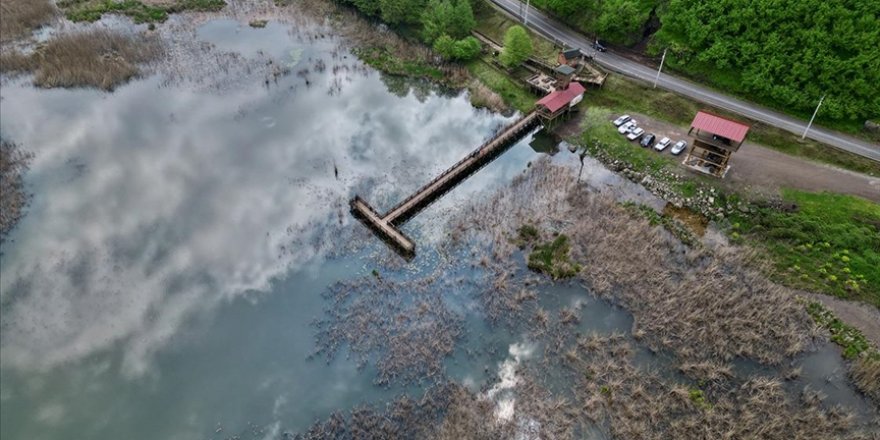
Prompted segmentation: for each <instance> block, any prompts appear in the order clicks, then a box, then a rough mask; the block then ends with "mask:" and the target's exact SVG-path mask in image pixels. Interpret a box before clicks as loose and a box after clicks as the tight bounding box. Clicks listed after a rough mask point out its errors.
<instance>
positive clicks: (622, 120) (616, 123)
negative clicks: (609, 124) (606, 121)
mask: <svg viewBox="0 0 880 440" xmlns="http://www.w3.org/2000/svg"><path fill="white" fill-rule="evenodd" d="M630 119H632V117H631V116H630V115H623V116H621V117H619V118H617V119H615V120H614V126H615V127H620V126H621V125H623V124H626V123H627V122H629V120H630Z"/></svg>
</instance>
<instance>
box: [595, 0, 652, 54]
mask: <svg viewBox="0 0 880 440" xmlns="http://www.w3.org/2000/svg"><path fill="white" fill-rule="evenodd" d="M649 13H650V10H644V9H643V8H640V6H639V2H638V1H636V0H606V1H605V2H604V3H602V13H601V14H600V15H599V18H598V19H597V20H596V31H597V32H598V33H599V35H601V36H602V38H605V39H607V40H609V41H614V42H616V43H622V44H633V43H637V42H638V41H639V40H640V39H641V37H642V27H643V26H644V25H645V22H646V21H648V15H649Z"/></svg>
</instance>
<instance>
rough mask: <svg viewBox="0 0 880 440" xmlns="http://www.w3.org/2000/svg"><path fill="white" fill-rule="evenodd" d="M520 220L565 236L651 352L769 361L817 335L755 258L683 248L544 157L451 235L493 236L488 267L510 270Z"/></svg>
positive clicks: (594, 283)
mask: <svg viewBox="0 0 880 440" xmlns="http://www.w3.org/2000/svg"><path fill="white" fill-rule="evenodd" d="M523 224H535V225H538V226H539V227H540V228H541V229H542V230H555V231H557V232H560V233H564V234H566V235H568V236H569V237H570V238H571V246H572V247H571V254H572V259H573V260H574V261H576V262H578V263H580V264H581V265H582V270H581V272H580V274H579V276H580V278H581V279H582V280H583V282H584V283H585V284H586V285H587V286H589V287H590V288H591V290H592V291H593V292H595V293H597V294H600V295H603V296H606V297H609V298H611V299H613V300H615V301H617V302H619V303H621V305H623V306H624V307H626V308H627V309H628V310H629V311H630V312H632V314H633V316H634V318H635V324H634V327H635V328H634V334H636V335H642V334H643V335H645V342H646V343H647V344H648V345H649V346H650V347H651V348H653V349H657V350H659V349H669V350H672V351H674V352H675V353H676V354H677V355H678V356H680V357H681V358H682V359H683V360H688V361H702V360H708V359H713V360H716V361H729V360H731V359H733V358H735V357H737V356H742V357H747V358H753V359H757V360H759V361H761V362H764V363H771V364H775V363H779V362H781V361H782V360H783V359H785V358H786V357H788V356H792V355H794V354H796V353H799V352H801V351H803V350H805V349H806V348H807V347H808V344H809V342H810V341H811V338H812V337H813V336H814V328H813V324H812V321H811V320H810V318H809V316H808V315H807V314H806V312H805V311H804V309H803V307H802V306H801V305H800V304H798V303H797V302H796V301H795V299H794V295H793V294H792V293H791V292H789V291H788V290H787V289H785V288H782V287H780V286H778V285H775V284H773V283H771V282H770V281H768V280H767V279H766V277H765V276H764V275H763V274H762V273H761V272H760V271H758V270H757V269H754V268H753V267H754V266H755V265H754V264H745V263H746V262H752V261H751V258H752V256H750V255H748V254H745V253H743V251H741V250H740V249H736V248H732V247H720V248H718V249H714V250H709V249H706V248H704V247H701V246H698V247H693V248H692V247H687V246H684V245H682V244H681V243H680V242H679V241H678V240H677V239H675V238H674V237H673V236H672V235H671V234H669V233H668V232H667V231H665V230H664V229H663V228H662V227H652V226H651V225H650V224H649V222H648V220H646V219H644V218H642V217H640V216H637V215H635V214H633V213H631V212H630V211H628V210H627V209H625V208H624V207H622V206H621V205H620V204H619V203H617V202H616V201H615V200H613V199H611V198H609V197H606V196H602V195H598V194H595V193H592V192H590V191H588V190H587V189H585V188H584V187H582V186H578V185H577V184H576V176H575V174H574V173H573V172H572V171H571V170H569V169H567V168H561V167H555V166H552V165H549V163H548V162H539V163H538V164H536V165H534V166H533V167H532V169H531V170H530V171H529V172H528V173H526V174H525V175H523V176H521V177H519V178H517V179H516V180H515V181H514V183H513V185H512V186H511V187H510V188H508V189H506V190H504V191H502V192H500V193H499V194H497V195H495V196H494V197H492V198H491V199H489V200H486V201H484V203H477V204H474V205H473V206H472V207H471V208H470V209H468V210H467V211H466V212H464V213H463V215H462V216H461V218H459V219H457V220H456V221H454V222H453V228H452V229H453V231H454V232H453V238H457V239H458V240H457V241H456V242H455V243H464V242H467V243H469V245H470V243H476V245H472V246H473V252H475V253H476V254H478V255H479V254H481V252H482V251H481V249H484V248H485V245H484V243H485V242H486V241H491V243H492V248H493V252H494V253H493V255H491V256H490V257H491V258H488V259H489V262H488V263H486V264H487V265H488V266H490V267H492V266H494V265H495V264H498V265H500V266H501V267H507V268H509V269H508V271H513V269H512V268H513V267H514V266H515V264H514V263H513V262H512V261H511V258H510V257H511V256H512V255H514V251H515V250H516V247H515V245H514V244H513V242H514V240H512V238H513V237H515V236H516V235H515V234H516V232H515V231H516V230H517V228H519V227H520V226H521V225H523ZM506 284H511V285H510V290H511V291H516V290H517V289H519V286H516V285H515V284H513V283H506ZM496 290H502V295H503V289H496Z"/></svg>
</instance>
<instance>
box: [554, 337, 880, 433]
mask: <svg viewBox="0 0 880 440" xmlns="http://www.w3.org/2000/svg"><path fill="white" fill-rule="evenodd" d="M630 353H632V350H631V348H629V346H628V342H627V341H626V339H625V338H623V337H622V336H611V337H596V336H592V337H584V338H582V339H581V340H579V341H578V344H577V349H576V350H575V351H574V352H573V353H572V355H571V356H568V357H567V359H566V363H567V367H568V368H570V369H571V370H572V371H573V372H574V373H575V374H574V376H573V377H575V378H577V379H576V380H577V385H576V386H575V390H574V391H575V395H576V399H577V401H578V403H579V404H580V405H581V407H582V408H583V409H584V411H585V416H586V417H587V418H588V419H589V420H590V421H592V422H595V423H600V424H601V425H602V426H606V427H607V428H608V429H609V430H610V431H611V434H612V435H613V436H614V437H615V438H626V439H635V438H638V439H670V438H676V439H678V438H681V439H685V438H686V439H722V438H725V439H741V438H761V439H780V440H781V439H786V440H788V439H805V440H806V439H820V438H821V439H860V438H865V439H867V438H870V437H868V436H867V435H866V434H864V433H861V432H859V430H858V428H856V427H855V425H854V423H853V418H852V416H851V415H849V414H846V413H844V412H843V411H841V410H839V409H836V408H832V409H825V408H823V407H822V405H821V398H820V396H818V395H817V393H814V392H811V391H808V390H805V391H804V392H803V393H802V394H801V395H800V396H799V399H793V398H791V397H790V396H789V395H788V394H787V392H786V391H785V390H784V389H783V387H782V384H781V383H780V382H779V381H777V380H775V379H771V378H762V377H757V378H752V379H749V380H747V381H745V382H743V383H739V384H734V385H732V387H730V388H726V387H712V386H711V385H710V386H707V387H704V388H702V389H700V388H697V387H693V386H692V387H688V386H685V385H681V384H676V383H673V382H670V381H669V380H666V379H663V378H661V377H660V376H658V375H656V374H653V373H650V372H646V371H644V370H641V369H638V368H636V367H635V366H634V365H633V363H632V356H631V355H630Z"/></svg>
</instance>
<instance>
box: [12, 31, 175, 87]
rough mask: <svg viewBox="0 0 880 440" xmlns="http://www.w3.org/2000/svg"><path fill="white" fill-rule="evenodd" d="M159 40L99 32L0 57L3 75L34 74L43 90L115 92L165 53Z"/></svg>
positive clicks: (65, 37)
mask: <svg viewBox="0 0 880 440" xmlns="http://www.w3.org/2000/svg"><path fill="white" fill-rule="evenodd" d="M161 51H162V48H161V45H160V44H159V42H158V40H156V39H154V38H151V37H147V36H144V35H139V34H128V33H122V32H117V31H110V30H106V29H95V30H90V31H85V32H77V33H72V34H65V35H59V36H56V37H53V38H52V39H50V40H49V41H48V42H47V43H46V44H45V46H42V47H41V48H39V49H38V50H36V51H35V52H33V53H32V54H29V55H22V54H20V53H18V52H14V51H8V52H4V53H2V54H0V72H2V73H7V74H9V73H33V74H34V85H36V86H39V87H48V88H51V87H96V88H100V89H103V90H113V89H114V88H115V87H116V86H118V85H120V84H123V83H125V82H127V81H128V80H129V79H131V78H133V77H135V76H137V75H139V74H140V70H139V67H138V65H139V64H141V63H144V62H147V61H149V60H151V59H153V58H155V57H157V56H159V54H161Z"/></svg>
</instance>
